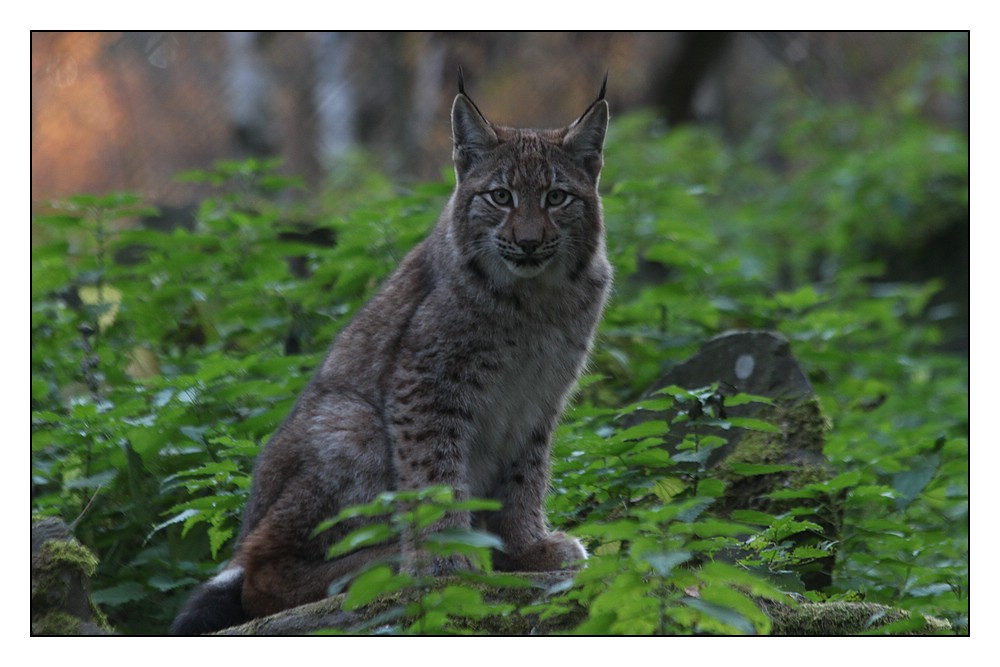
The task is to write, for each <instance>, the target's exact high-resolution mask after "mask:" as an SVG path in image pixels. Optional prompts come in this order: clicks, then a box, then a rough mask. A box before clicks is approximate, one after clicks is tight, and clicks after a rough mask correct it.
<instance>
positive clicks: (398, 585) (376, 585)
mask: <svg viewBox="0 0 1000 667" xmlns="http://www.w3.org/2000/svg"><path fill="white" fill-rule="evenodd" d="M411 585H413V578H412V577H411V576H409V575H408V574H397V573H394V572H393V571H392V568H390V567H389V566H387V565H377V566H375V567H373V568H371V569H369V570H366V571H365V572H363V573H362V574H360V575H358V577H357V578H356V579H355V580H354V583H353V584H351V587H350V589H348V591H347V595H346V597H345V598H344V603H343V605H342V606H343V608H344V609H346V610H348V611H351V610H354V609H359V608H361V607H363V606H365V605H366V604H368V603H369V602H371V601H372V600H374V599H375V598H377V597H379V596H380V595H386V594H389V593H394V592H396V591H399V590H402V589H404V588H407V587H408V586H411Z"/></svg>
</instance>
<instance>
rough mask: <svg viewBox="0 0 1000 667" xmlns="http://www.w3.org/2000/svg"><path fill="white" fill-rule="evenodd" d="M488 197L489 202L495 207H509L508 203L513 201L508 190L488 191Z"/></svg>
mask: <svg viewBox="0 0 1000 667" xmlns="http://www.w3.org/2000/svg"><path fill="white" fill-rule="evenodd" d="M489 197H490V201H492V202H493V203H494V204H496V205H497V206H510V203H511V202H512V201H513V199H514V198H513V196H512V195H511V194H510V190H505V189H503V188H497V189H496V190H490V192H489Z"/></svg>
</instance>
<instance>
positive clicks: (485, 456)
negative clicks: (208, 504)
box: [171, 77, 611, 634]
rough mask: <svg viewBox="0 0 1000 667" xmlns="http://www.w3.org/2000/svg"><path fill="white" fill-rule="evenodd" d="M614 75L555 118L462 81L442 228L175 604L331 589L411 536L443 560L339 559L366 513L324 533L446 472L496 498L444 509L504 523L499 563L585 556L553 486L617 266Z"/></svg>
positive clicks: (188, 619)
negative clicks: (554, 125)
mask: <svg viewBox="0 0 1000 667" xmlns="http://www.w3.org/2000/svg"><path fill="white" fill-rule="evenodd" d="M606 84H607V79H606V78H605V83H604V85H602V87H601V91H600V94H599V95H598V98H597V99H596V100H595V101H594V102H593V103H592V104H591V105H590V107H589V108H588V109H587V110H586V111H585V112H584V113H583V115H581V116H580V118H578V119H577V120H576V121H575V122H573V123H572V124H570V125H569V126H567V127H564V128H561V129H557V130H528V129H515V128H509V127H503V126H500V125H496V124H493V123H491V122H490V121H488V120H486V118H485V117H484V116H483V114H482V113H481V112H480V111H479V109H478V107H477V106H476V105H475V103H473V101H472V100H471V99H470V98H469V96H468V95H466V93H465V88H464V85H463V83H462V79H461V77H459V92H458V95H457V96H456V97H455V100H454V104H453V106H452V111H451V125H452V135H453V140H454V151H453V159H454V165H455V174H456V181H457V182H456V186H455V191H454V193H453V194H452V196H451V198H450V200H449V201H448V203H447V204H446V206H445V208H444V211H443V213H442V214H441V217H440V218H439V220H438V222H437V224H436V226H435V227H434V229H433V230H432V231H431V233H430V235H429V236H428V237H427V238H426V239H425V240H424V241H423V242H422V243H421V244H419V245H418V246H416V247H415V248H414V249H413V250H412V251H411V252H410V253H409V254H408V255H407V256H406V257H405V258H404V259H403V261H402V262H401V263H400V265H399V267H398V268H397V270H396V271H395V273H394V274H393V275H392V276H391V277H390V278H388V279H387V281H386V282H385V284H384V285H383V287H382V288H381V290H380V291H379V292H378V294H377V295H376V296H375V297H373V298H372V300H371V301H370V302H369V303H368V304H367V305H366V306H365V307H364V308H363V309H362V310H360V311H359V312H358V314H357V315H356V317H355V318H354V320H353V321H352V322H351V323H350V324H348V325H347V326H346V327H345V328H344V329H343V330H342V332H341V333H340V334H339V335H338V337H337V339H336V341H335V342H334V345H333V347H332V349H331V351H330V352H329V354H328V356H327V357H326V359H325V360H324V362H323V364H322V366H321V367H320V368H319V370H318V372H317V373H316V375H315V377H314V378H313V380H312V382H311V383H310V384H309V385H308V386H307V387H306V389H305V390H304V392H303V393H302V395H301V396H300V397H299V399H298V402H297V403H296V405H295V407H294V409H293V410H292V412H291V414H290V415H289V416H288V418H287V420H286V421H285V422H284V424H282V426H281V427H280V428H279V429H278V430H277V432H275V434H274V435H273V437H272V438H271V439H270V441H269V442H268V443H267V445H266V446H265V447H264V449H263V450H262V452H261V454H260V456H259V458H258V460H257V464H256V467H255V470H254V476H253V486H252V489H251V494H250V500H249V502H248V504H247V507H246V510H245V513H244V518H243V526H242V530H241V533H240V537H239V539H238V541H237V544H236V551H235V555H234V556H233V558H232V560H231V561H230V563H229V565H228V566H227V568H226V569H225V570H223V571H222V572H221V573H220V574H219V575H217V576H216V577H215V578H214V579H212V580H210V581H209V582H207V583H206V584H204V585H203V586H202V587H201V588H200V589H199V590H198V591H197V592H196V593H195V594H194V595H193V596H192V598H191V599H190V600H189V601H188V603H187V604H186V606H185V607H184V609H183V610H182V611H181V613H180V615H179V616H178V617H177V619H176V620H175V621H174V624H173V626H172V628H171V631H172V632H173V633H175V634H195V633H204V632H211V631H216V630H219V629H222V628H225V627H228V626H231V625H235V624H237V623H240V622H243V621H246V620H249V619H250V618H254V617H259V616H264V615H268V614H272V613H274V612H277V611H280V610H283V609H286V608H290V607H293V606H297V605H300V604H303V603H306V602H310V601H314V600H318V599H321V598H323V597H324V596H325V595H326V591H327V589H328V587H329V585H330V584H331V582H333V581H335V580H337V579H338V578H340V577H343V576H345V575H347V574H350V573H351V572H353V571H356V570H357V569H358V568H359V567H362V566H364V565H365V564H367V563H370V562H372V561H374V560H376V559H380V558H384V557H386V556H388V555H390V554H396V555H399V554H401V556H402V563H403V567H404V568H410V569H416V570H419V571H422V572H425V573H431V574H446V573H448V572H451V571H454V570H455V569H457V568H464V567H468V566H469V563H468V562H467V561H464V560H463V559H462V558H459V557H453V558H448V559H441V558H438V559H433V558H425V557H424V556H423V555H422V553H421V551H420V549H419V548H418V546H417V545H418V544H419V541H418V540H417V539H415V538H414V537H413V536H410V537H409V538H408V537H407V536H404V537H403V538H402V539H401V540H398V541H396V542H394V543H389V544H384V545H381V546H377V547H368V548H366V549H363V550H361V551H357V552H354V553H352V554H350V555H347V556H343V557H339V558H335V559H332V560H327V559H326V558H325V554H326V552H327V549H328V547H329V546H330V545H331V544H333V543H335V542H337V541H338V540H340V539H341V538H342V537H343V536H344V535H345V534H346V533H347V531H349V530H353V529H355V528H357V527H358V526H359V525H361V524H359V523H352V522H351V521H348V522H346V523H343V524H337V525H336V526H335V527H334V528H333V529H330V530H327V531H325V532H321V533H319V534H318V535H316V536H313V529H314V528H315V527H316V525H317V524H318V523H320V522H321V521H323V520H324V519H327V518H330V517H332V516H335V515H336V514H337V513H338V512H339V511H340V510H341V509H342V508H345V507H348V506H351V505H357V504H362V503H367V502H371V501H372V500H373V499H374V498H375V497H376V496H377V495H378V494H379V493H382V492H384V491H387V490H410V489H420V488H424V487H428V486H432V485H449V486H451V487H452V488H453V489H454V490H455V494H456V496H457V497H459V498H469V497H478V498H491V499H496V500H498V501H500V503H501V509H499V510H496V511H491V512H478V513H469V512H458V511H455V512H452V513H450V514H448V515H446V516H445V518H444V519H442V520H441V521H440V525H438V526H435V527H434V529H435V530H437V529H441V528H449V527H454V528H472V527H477V528H483V529H485V530H488V531H490V532H491V533H493V534H495V535H497V536H498V537H499V538H500V539H501V540H502V542H503V545H504V548H503V549H502V550H499V549H498V550H495V553H494V555H493V556H494V558H493V562H494V566H495V567H496V568H497V569H499V570H504V571H546V570H556V569H561V568H566V567H573V566H575V565H576V564H578V563H579V562H580V561H582V560H583V559H585V558H586V551H585V550H584V548H583V546H582V545H581V544H580V543H579V542H578V541H577V540H576V539H574V538H571V537H569V536H567V535H565V534H563V533H560V532H552V531H551V530H550V528H549V527H548V525H547V522H546V517H545V513H544V509H543V503H544V499H545V494H546V492H547V487H548V483H549V466H550V449H551V438H552V431H553V428H554V427H555V425H556V422H557V420H558V419H559V416H560V414H561V412H562V410H563V407H564V403H565V402H566V399H567V395H568V393H569V392H570V390H571V389H572V387H573V385H574V383H575V381H576V379H577V377H578V375H579V373H580V370H581V368H582V367H583V365H584V363H585V360H586V358H587V355H588V353H589V350H590V348H591V345H592V342H593V338H594V330H595V328H596V326H597V324H598V321H599V319H600V317H601V312H602V310H603V307H604V302H605V299H606V297H607V294H608V290H609V288H610V285H611V267H610V265H609V263H608V260H607V257H606V253H605V247H604V228H603V221H602V214H601V200H600V197H599V196H598V192H597V189H598V181H599V178H600V173H601V168H602V166H603V163H604V159H603V150H604V148H603V147H604V136H605V132H606V130H607V126H608V103H607V101H606V100H605V99H604V97H605V88H606Z"/></svg>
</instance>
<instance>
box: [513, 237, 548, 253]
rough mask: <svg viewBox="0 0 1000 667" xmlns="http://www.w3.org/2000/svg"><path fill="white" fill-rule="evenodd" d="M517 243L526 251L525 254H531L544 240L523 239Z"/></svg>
mask: <svg viewBox="0 0 1000 667" xmlns="http://www.w3.org/2000/svg"><path fill="white" fill-rule="evenodd" d="M517 245H518V246H519V247H520V248H521V250H523V251H524V254H525V255H530V254H532V253H533V252H535V250H537V249H538V246H540V245H542V242H541V241H540V240H538V239H521V240H519V241H518V242H517Z"/></svg>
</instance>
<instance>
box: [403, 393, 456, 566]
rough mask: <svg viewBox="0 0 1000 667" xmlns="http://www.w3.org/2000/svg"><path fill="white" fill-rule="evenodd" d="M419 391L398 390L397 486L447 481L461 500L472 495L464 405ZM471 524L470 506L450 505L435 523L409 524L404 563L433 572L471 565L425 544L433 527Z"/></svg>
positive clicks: (424, 485) (407, 487)
mask: <svg viewBox="0 0 1000 667" xmlns="http://www.w3.org/2000/svg"><path fill="white" fill-rule="evenodd" d="M417 394H419V392H415V393H414V394H411V393H407V392H401V393H399V394H398V395H397V397H396V402H395V406H394V408H395V409H394V410H393V415H392V417H391V419H390V422H391V423H390V433H391V440H392V443H393V452H392V454H393V466H394V470H395V477H396V488H397V490H404V491H405V490H420V489H425V488H427V487H431V486H449V487H451V488H452V489H453V490H454V493H455V497H456V499H457V500H462V499H465V498H468V495H469V494H468V488H469V484H468V480H467V478H466V477H467V472H466V471H467V468H466V456H467V446H465V444H464V443H465V441H466V440H467V438H468V436H467V435H466V433H467V431H468V428H467V425H466V424H465V423H464V422H463V420H462V419H461V414H462V413H461V409H460V408H457V407H452V406H449V405H448V404H447V403H445V402H443V401H435V400H430V396H429V395H428V394H423V395H422V396H421V397H420V398H418V396H417ZM471 524H472V517H471V515H470V513H469V512H467V511H449V512H447V514H445V516H444V517H443V518H442V519H440V520H439V521H437V522H435V523H434V524H433V525H431V526H427V527H423V528H418V527H416V526H413V525H408V526H406V529H405V532H404V534H403V536H402V552H403V567H404V568H405V569H407V570H409V571H411V572H420V573H427V574H432V575H444V574H448V573H450V572H452V571H454V570H456V569H467V568H469V567H470V563H469V561H468V559H467V558H465V557H462V556H455V557H439V556H438V557H432V556H430V555H429V554H427V553H426V551H425V550H424V549H423V548H422V547H421V544H422V542H423V541H424V540H425V539H426V537H427V536H428V535H429V534H431V533H434V532H437V531H440V530H443V529H448V528H460V529H468V528H470V527H471Z"/></svg>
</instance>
